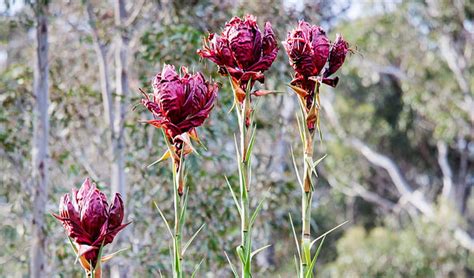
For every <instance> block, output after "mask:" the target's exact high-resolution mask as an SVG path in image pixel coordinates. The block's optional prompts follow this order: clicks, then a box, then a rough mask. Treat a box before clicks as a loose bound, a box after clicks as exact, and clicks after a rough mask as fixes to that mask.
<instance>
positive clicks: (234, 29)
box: [198, 15, 278, 102]
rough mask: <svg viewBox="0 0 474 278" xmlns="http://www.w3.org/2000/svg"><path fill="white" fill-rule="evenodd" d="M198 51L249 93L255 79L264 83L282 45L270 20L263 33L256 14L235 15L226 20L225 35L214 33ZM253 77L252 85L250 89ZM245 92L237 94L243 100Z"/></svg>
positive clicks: (223, 33)
mask: <svg viewBox="0 0 474 278" xmlns="http://www.w3.org/2000/svg"><path fill="white" fill-rule="evenodd" d="M198 54H199V55H200V56H201V57H203V58H207V59H209V60H211V61H212V62H214V63H216V64H217V65H218V66H219V72H220V73H221V74H223V75H230V76H231V78H232V80H233V83H235V84H238V85H239V86H240V88H241V89H242V90H243V91H244V92H245V91H246V90H247V89H250V88H251V87H252V85H253V84H254V82H255V81H259V82H261V83H263V82H264V80H265V76H264V74H263V72H265V71H266V70H268V69H269V68H270V66H271V65H272V63H273V61H275V59H276V56H277V54H278V46H277V41H276V38H275V34H274V33H273V29H272V25H271V24H270V22H266V23H265V28H264V31H263V36H262V32H261V31H260V29H259V28H258V25H257V19H256V17H255V16H253V15H247V16H245V17H244V18H239V17H234V18H232V19H231V20H230V21H229V22H228V23H226V25H225V28H224V30H223V31H222V33H221V35H218V34H215V33H212V34H209V36H208V38H207V39H206V40H205V41H204V46H203V49H200V50H198ZM249 80H250V84H251V86H250V88H246V86H247V84H248V82H249ZM244 98H245V93H243V94H242V93H241V94H238V95H237V99H238V100H239V101H240V102H243V100H244Z"/></svg>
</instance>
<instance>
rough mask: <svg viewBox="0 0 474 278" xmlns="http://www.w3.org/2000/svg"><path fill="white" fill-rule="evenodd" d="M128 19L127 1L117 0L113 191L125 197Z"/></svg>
mask: <svg viewBox="0 0 474 278" xmlns="http://www.w3.org/2000/svg"><path fill="white" fill-rule="evenodd" d="M125 21H126V11H125V1H124V0H115V27H116V29H117V30H116V33H117V35H116V38H115V42H116V45H115V74H116V75H115V86H116V87H115V89H116V95H117V97H116V101H115V105H116V106H115V111H117V113H118V114H117V117H116V118H115V122H114V134H115V138H114V139H115V140H114V149H115V151H114V155H113V161H112V191H113V192H119V193H120V194H122V196H123V197H124V198H125V193H126V192H125V172H124V170H125V157H124V148H125V142H124V123H125V114H126V111H127V105H126V103H127V97H128V73H127V54H128V53H127V52H128V42H129V39H128V37H127V34H126V32H125V30H124V28H125V26H124V22H125Z"/></svg>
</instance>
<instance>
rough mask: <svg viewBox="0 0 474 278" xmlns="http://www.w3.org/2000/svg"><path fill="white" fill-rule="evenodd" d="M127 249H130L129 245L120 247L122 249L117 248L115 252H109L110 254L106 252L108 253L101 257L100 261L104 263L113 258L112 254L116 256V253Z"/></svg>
mask: <svg viewBox="0 0 474 278" xmlns="http://www.w3.org/2000/svg"><path fill="white" fill-rule="evenodd" d="M128 249H130V247H125V248H122V249H120V250H118V251H115V252H113V253H110V254H108V255H105V256H103V257H102V262H103V263H105V262H107V261H108V260H110V259H112V258H113V257H114V256H116V255H117V254H119V253H122V252H123V251H125V250H128Z"/></svg>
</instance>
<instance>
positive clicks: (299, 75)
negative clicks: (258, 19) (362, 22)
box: [283, 21, 349, 278]
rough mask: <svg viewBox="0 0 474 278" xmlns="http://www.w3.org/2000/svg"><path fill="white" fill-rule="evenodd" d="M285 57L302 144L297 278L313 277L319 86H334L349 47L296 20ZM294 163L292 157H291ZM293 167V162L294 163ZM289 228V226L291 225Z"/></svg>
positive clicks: (321, 30) (285, 42)
mask: <svg viewBox="0 0 474 278" xmlns="http://www.w3.org/2000/svg"><path fill="white" fill-rule="evenodd" d="M283 45H284V47H285V50H286V52H287V54H288V57H289V60H290V65H291V66H292V67H293V69H294V70H295V72H296V74H295V77H294V79H293V80H292V81H291V83H290V87H291V88H292V89H293V91H294V92H295V93H296V95H297V96H298V100H299V104H300V108H301V109H300V112H301V113H300V115H299V117H297V119H298V127H299V132H300V138H301V141H302V145H303V165H304V166H303V180H301V179H300V177H299V174H298V169H296V171H297V174H298V180H299V183H300V185H301V191H302V194H301V221H302V229H301V237H300V244H299V247H298V255H299V268H298V276H299V277H302V278H303V277H304V278H308V277H313V269H314V266H315V264H316V260H317V257H318V254H319V251H320V248H321V246H322V242H323V240H324V236H323V237H322V239H323V240H322V241H321V244H320V245H319V248H318V250H317V251H316V253H315V254H314V256H312V255H311V247H312V246H313V245H314V243H316V241H317V240H318V239H320V238H321V237H320V238H318V239H315V240H313V241H311V207H312V200H313V193H314V186H315V184H314V181H313V174H314V175H315V176H317V173H316V166H317V165H318V164H319V162H321V160H322V159H324V157H325V156H323V157H322V158H320V159H319V160H316V161H314V159H313V157H314V142H313V140H314V136H315V133H316V131H318V133H319V135H320V139H321V140H322V136H321V130H320V124H319V123H320V110H321V102H320V97H319V91H320V87H321V85H322V84H327V85H329V86H332V87H335V86H336V85H337V83H338V80H339V79H338V77H335V78H331V77H330V76H331V75H332V74H333V73H335V72H336V71H337V70H338V69H339V68H340V67H341V66H342V64H343V63H344V60H345V57H346V55H347V52H348V51H349V45H348V43H347V42H346V41H344V39H343V38H342V36H340V35H337V37H336V40H335V41H334V42H333V43H331V42H330V41H329V39H328V38H327V37H326V33H325V31H324V30H323V29H322V28H321V27H319V26H315V25H311V24H309V23H307V22H304V21H300V22H299V24H298V27H297V28H295V29H294V30H292V31H291V32H289V33H288V36H287V39H286V41H284V42H283ZM293 160H294V156H293ZM294 164H295V168H296V162H295V161H294ZM292 227H293V223H292ZM293 231H294V227H293Z"/></svg>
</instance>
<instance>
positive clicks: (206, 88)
mask: <svg viewBox="0 0 474 278" xmlns="http://www.w3.org/2000/svg"><path fill="white" fill-rule="evenodd" d="M152 86H153V96H152V97H150V96H149V95H148V94H146V93H144V92H142V93H143V95H144V98H143V99H142V104H143V105H144V106H145V107H146V108H147V109H148V110H149V111H150V112H151V113H152V114H153V116H154V119H152V120H149V121H147V123H149V124H151V125H153V126H155V127H157V128H162V129H163V130H164V132H165V135H166V137H167V141H168V142H169V149H168V151H167V152H166V153H165V154H164V155H163V156H162V158H161V159H160V160H159V161H162V160H164V159H167V158H169V157H172V159H173V161H174V163H175V166H176V170H177V171H178V170H179V165H180V160H181V156H184V155H186V154H188V153H190V152H191V151H192V150H193V148H192V145H191V140H190V139H194V140H197V141H199V139H198V136H197V132H196V127H199V126H200V125H202V124H203V122H204V121H205V120H206V119H207V118H208V117H209V113H210V112H211V110H212V108H213V106H214V100H215V98H216V96H217V84H216V83H211V82H208V81H206V80H205V78H204V76H203V75H202V73H200V72H198V73H195V74H193V75H191V74H189V73H188V70H187V69H186V68H185V67H181V75H179V74H178V73H177V72H176V70H175V68H174V66H172V65H165V66H164V67H163V70H162V71H161V72H160V73H158V74H157V75H156V76H155V78H154V79H153V81H152ZM183 190H184V188H183V185H180V186H179V188H178V191H179V193H180V194H183Z"/></svg>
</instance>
